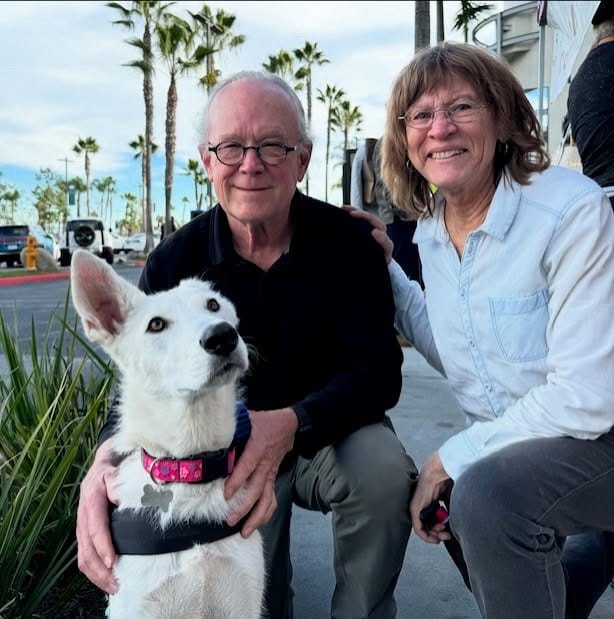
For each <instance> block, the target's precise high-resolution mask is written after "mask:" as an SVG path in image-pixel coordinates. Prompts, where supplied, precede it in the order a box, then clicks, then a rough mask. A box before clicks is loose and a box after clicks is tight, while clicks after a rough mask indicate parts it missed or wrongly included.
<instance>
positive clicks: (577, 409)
mask: <svg viewBox="0 0 614 619" xmlns="http://www.w3.org/2000/svg"><path fill="white" fill-rule="evenodd" d="M414 241H415V242H416V243H417V244H418V246H419V249H420V256H421V259H422V266H423V277H424V281H425V284H426V293H425V294H424V293H423V292H422V290H421V289H420V287H419V286H418V285H417V284H416V283H415V282H410V281H409V280H408V279H407V277H406V276H405V274H404V273H403V271H402V270H401V268H400V267H399V265H398V264H396V263H395V262H394V261H392V262H391V263H390V266H389V272H390V276H391V280H392V287H393V291H394V295H395V305H396V318H395V321H396V326H397V328H398V330H399V331H400V332H401V333H402V334H403V335H405V337H407V339H409V340H410V341H411V342H412V343H413V344H414V346H415V347H416V349H417V350H418V351H419V352H420V353H422V354H423V355H424V356H425V358H426V360H427V361H428V362H429V363H430V364H431V365H432V366H433V367H435V368H436V369H439V370H440V371H441V372H442V373H444V374H445V375H446V376H447V378H448V381H449V384H450V386H451V388H452V390H453V391H454V393H455V395H456V397H457V399H458V401H459V403H460V405H461V406H462V408H463V409H464V410H465V412H466V414H467V419H468V427H467V428H466V429H465V430H463V431H461V432H459V433H458V434H456V435H454V436H452V437H451V438H450V439H449V440H448V441H446V442H445V443H444V444H443V446H442V447H441V448H440V449H439V455H440V458H441V461H442V463H443V466H444V467H445V469H446V471H447V473H448V475H450V477H452V479H456V478H457V477H458V476H459V475H460V474H461V473H462V472H463V471H464V470H465V469H466V468H467V467H468V466H470V465H471V464H472V463H473V462H475V461H476V460H478V459H480V458H483V457H485V456H486V455H488V454H490V453H493V452H495V451H497V450H499V449H501V448H502V447H505V446H507V445H510V444H512V443H515V442H518V441H522V440H525V439H530V438H537V437H553V436H572V437H576V438H579V439H595V438H597V437H598V436H600V435H601V434H603V433H605V432H607V431H609V430H610V428H611V427H612V426H613V425H614V329H613V327H612V322H613V317H614V216H613V215H612V208H611V206H610V202H609V201H608V199H607V198H606V196H605V194H604V192H603V191H602V189H601V188H600V187H599V186H598V185H597V184H596V183H594V182H593V181H592V180H590V179H588V178H587V177H585V176H582V175H581V174H579V173H577V172H574V171H572V170H568V169H565V168H559V167H551V168H549V169H548V170H546V171H545V172H543V173H542V174H535V175H533V176H532V178H531V184H529V185H520V184H518V183H516V182H509V181H507V182H505V181H501V182H500V183H499V186H498V187H497V190H496V192H495V195H494V197H493V200H492V203H491V205H490V208H489V211H488V215H487V217H486V220H485V221H484V223H483V224H482V226H481V227H480V228H479V229H478V230H476V231H474V232H472V233H471V234H469V236H468V237H467V240H466V243H465V248H464V252H463V256H462V259H459V257H458V254H457V253H456V250H455V248H454V246H453V245H452V243H451V241H450V239H449V237H448V234H447V232H446V228H445V225H444V223H443V208H442V205H441V204H439V205H438V206H436V207H435V211H434V214H433V217H428V218H423V219H422V220H421V221H420V222H419V224H418V228H417V230H416V233H415V235H414Z"/></svg>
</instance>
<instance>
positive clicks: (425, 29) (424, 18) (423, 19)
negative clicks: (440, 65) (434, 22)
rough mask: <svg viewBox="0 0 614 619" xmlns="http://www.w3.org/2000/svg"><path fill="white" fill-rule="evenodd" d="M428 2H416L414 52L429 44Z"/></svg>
mask: <svg viewBox="0 0 614 619" xmlns="http://www.w3.org/2000/svg"><path fill="white" fill-rule="evenodd" d="M429 5H430V2H429V0H416V3H415V8H416V33H415V41H414V50H415V51H418V50H419V49H422V48H423V47H428V46H429V45H430V44H431V12H430V8H429Z"/></svg>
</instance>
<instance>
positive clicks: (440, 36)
mask: <svg viewBox="0 0 614 619" xmlns="http://www.w3.org/2000/svg"><path fill="white" fill-rule="evenodd" d="M435 6H436V8H437V43H441V42H442V41H443V40H444V39H445V32H444V29H445V24H444V20H443V0H436V2H435Z"/></svg>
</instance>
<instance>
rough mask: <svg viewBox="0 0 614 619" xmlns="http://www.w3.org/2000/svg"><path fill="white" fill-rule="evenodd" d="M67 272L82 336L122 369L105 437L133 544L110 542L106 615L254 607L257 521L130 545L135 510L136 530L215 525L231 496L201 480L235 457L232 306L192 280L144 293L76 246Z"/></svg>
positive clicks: (205, 613) (241, 613)
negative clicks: (169, 548)
mask: <svg viewBox="0 0 614 619" xmlns="http://www.w3.org/2000/svg"><path fill="white" fill-rule="evenodd" d="M71 280H72V281H71V286H72V298H73V303H74V306H75V308H76V310H77V312H78V314H79V316H80V317H81V320H82V322H83V326H84V329H85V333H86V335H87V337H88V338H89V339H90V340H92V341H93V342H96V343H98V344H100V345H101V346H102V347H103V349H104V350H106V351H107V353H108V354H109V356H110V357H111V358H112V359H113V360H114V361H115V363H116V364H117V366H118V368H119V369H120V372H121V391H120V404H119V423H118V427H117V431H116V434H115V435H114V436H113V439H112V440H113V448H114V451H116V452H117V453H118V454H119V455H121V456H122V457H123V460H122V461H121V464H120V465H119V471H118V493H119V497H120V506H119V508H118V509H117V510H116V512H115V513H114V515H116V516H117V517H118V518H119V520H121V519H122V518H123V519H126V520H127V521H128V522H130V521H132V524H134V523H135V522H136V523H137V528H136V530H137V534H136V535H135V536H131V533H130V531H132V530H133V529H130V528H128V529H125V528H124V529H122V528H121V527H122V523H121V522H120V523H119V525H117V524H116V528H117V530H116V535H120V536H121V535H123V536H124V538H125V539H124V541H127V542H128V543H129V545H130V544H131V543H134V544H136V551H131V552H135V554H121V548H120V549H119V551H120V557H119V560H118V562H117V564H116V567H115V575H116V577H117V579H118V582H119V591H118V593H117V594H115V595H112V596H110V599H109V606H108V611H107V613H108V616H110V617H112V618H115V619H119V618H122V619H129V618H130V619H132V618H137V617H138V618H142V617H156V618H161V617H168V618H171V617H172V618H173V619H176V618H177V617H181V618H182V619H184V618H188V617H189V618H192V617H204V618H206V619H248V618H249V619H252V618H257V617H260V616H261V605H262V596H263V588H264V560H263V553H262V541H261V537H260V534H259V533H258V532H256V533H254V534H253V535H251V536H250V537H249V538H248V539H244V538H242V537H241V536H240V535H239V534H238V533H233V534H231V535H230V536H228V537H225V538H223V539H219V540H218V541H213V542H210V543H199V542H197V543H193V542H192V541H191V540H190V541H189V542H188V544H187V546H186V548H187V549H185V550H179V551H174V552H166V551H165V552H164V554H139V547H138V546H139V543H141V542H143V539H145V537H147V536H146V535H145V536H144V537H143V539H140V538H139V534H138V530H139V526H140V525H139V524H138V522H139V519H140V520H141V521H142V519H141V518H140V517H141V516H142V515H143V514H146V515H147V518H148V522H149V525H146V526H145V528H144V529H143V531H145V529H147V526H149V532H150V533H151V532H152V531H153V532H154V534H155V535H158V534H159V535H160V538H161V539H164V538H165V532H168V531H172V530H173V527H175V530H176V528H177V527H178V526H179V527H180V526H181V525H182V524H183V523H187V526H190V524H191V526H192V527H193V528H198V527H205V528H206V526H211V527H213V529H214V530H215V529H216V527H217V528H218V529H219V528H220V527H223V526H225V525H224V521H225V519H226V517H227V515H228V514H229V512H230V510H231V508H232V506H233V503H234V502H235V501H239V500H240V498H241V497H240V496H237V495H235V497H233V499H232V500H231V502H230V504H229V503H228V502H227V501H226V500H225V499H224V496H223V484H224V480H223V479H221V478H220V479H215V480H213V481H207V480H206V479H205V482H204V483H203V481H202V480H201V478H202V476H205V477H206V475H207V471H208V469H209V466H210V464H211V465H212V464H215V463H216V462H217V463H218V464H219V463H220V461H221V462H222V464H223V466H222V468H228V471H227V472H229V471H231V470H232V466H233V458H234V457H235V450H234V449H233V440H235V441H236V435H235V430H236V427H237V421H236V416H235V402H236V397H237V394H236V391H235V383H236V380H237V378H238V377H239V375H240V374H241V373H242V372H244V371H245V370H246V369H247V349H246V346H245V343H244V342H243V340H242V339H241V338H240V337H239V335H238V333H237V331H236V326H237V323H238V320H237V316H236V313H235V310H234V307H233V306H232V304H231V303H230V302H229V301H228V300H227V299H225V298H224V297H223V296H222V295H220V294H218V293H217V292H215V291H214V290H213V289H212V288H211V287H210V286H209V285H208V284H207V283H206V282H203V281H200V280H197V279H189V280H184V281H182V282H181V283H180V284H179V286H177V287H176V288H173V289H171V290H168V291H164V292H160V293H157V294H152V295H145V294H144V293H143V292H142V291H140V290H139V289H138V288H137V287H136V286H134V285H132V284H131V283H129V282H128V281H127V280H125V279H123V278H121V277H119V276H118V275H117V274H116V273H115V271H114V270H113V269H112V268H111V267H110V266H108V265H107V264H106V263H105V262H104V261H103V260H101V259H100V258H97V257H95V256H93V255H92V254H90V253H89V252H87V251H83V250H79V251H76V252H75V253H74V255H73V259H72V269H71ZM245 415H246V412H245ZM247 419H249V417H247ZM243 421H245V420H244V419H243ZM220 459H221V460H220ZM213 468H215V467H213ZM204 469H206V471H204ZM177 476H179V478H180V479H181V481H175V479H176V478H177ZM184 479H185V480H186V481H183V480H184ZM169 480H170V481H169ZM237 494H238V495H240V494H241V493H237ZM199 523H204V524H199ZM195 525H198V527H196V526H195Z"/></svg>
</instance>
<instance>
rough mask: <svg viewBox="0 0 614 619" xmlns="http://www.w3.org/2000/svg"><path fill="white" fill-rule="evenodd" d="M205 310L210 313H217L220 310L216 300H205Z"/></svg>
mask: <svg viewBox="0 0 614 619" xmlns="http://www.w3.org/2000/svg"><path fill="white" fill-rule="evenodd" d="M207 309H208V310H209V311H210V312H217V311H219V309H220V304H219V303H218V301H217V299H208V300H207Z"/></svg>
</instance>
